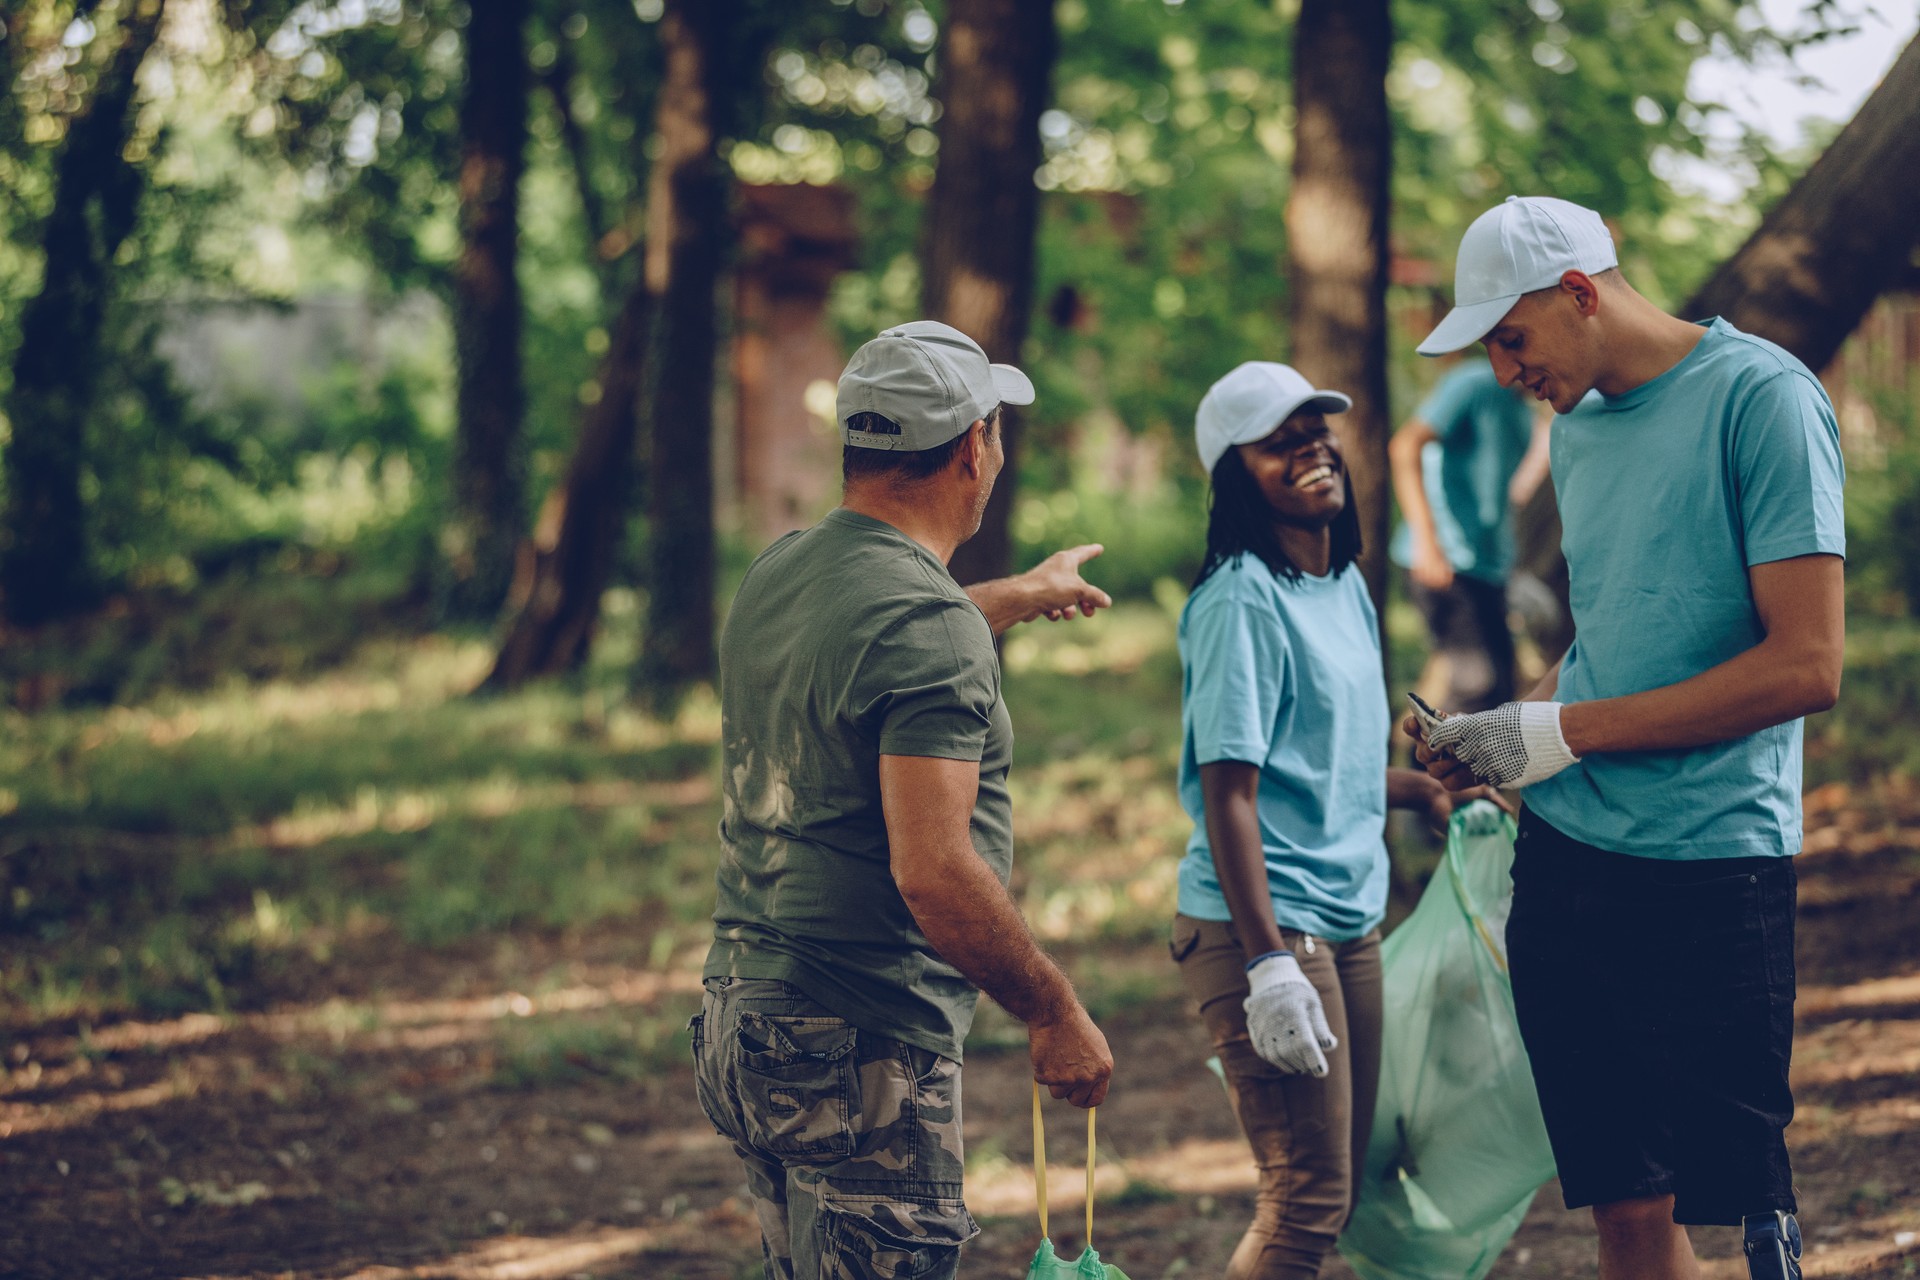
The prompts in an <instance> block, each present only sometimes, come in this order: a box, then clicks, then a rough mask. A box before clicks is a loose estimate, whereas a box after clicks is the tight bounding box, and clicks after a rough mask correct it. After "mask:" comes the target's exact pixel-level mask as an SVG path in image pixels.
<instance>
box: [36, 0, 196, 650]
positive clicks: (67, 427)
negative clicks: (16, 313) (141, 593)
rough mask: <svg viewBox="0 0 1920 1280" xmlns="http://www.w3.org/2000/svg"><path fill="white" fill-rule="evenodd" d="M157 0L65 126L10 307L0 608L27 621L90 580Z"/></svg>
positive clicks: (59, 612) (70, 602) (81, 593)
mask: <svg viewBox="0 0 1920 1280" xmlns="http://www.w3.org/2000/svg"><path fill="white" fill-rule="evenodd" d="M165 8H166V3H165V0H145V2H144V3H138V4H135V5H133V6H131V11H130V12H129V13H128V15H127V17H126V19H125V21H124V24H123V30H124V34H123V36H122V38H121V43H120V48H119V49H118V50H117V51H116V52H115V54H114V56H113V60H112V61H111V63H109V64H108V66H107V67H106V69H105V70H104V71H102V72H101V76H100V81H99V85H98V87H97V89H96V90H95V92H94V97H93V101H92V102H91V103H89V104H88V106H87V109H86V111H85V112H84V113H83V114H81V115H80V116H78V117H76V118H75V119H74V120H73V121H72V123H71V124H70V125H69V126H68V131H67V139H66V145H65V146H64V147H63V148H62V149H61V152H60V156H59V159H58V161H57V162H56V164H55V171H54V195H53V209H52V212H51V213H49V214H48V215H47V222H46V227H45V231H44V233H43V246H44V250H45V262H44V268H43V272H42V277H41V285H40V292H39V293H38V294H37V295H35V296H34V298H33V300H32V301H30V302H29V303H27V305H26V308H25V309H24V310H23V312H22V313H21V317H20V347H19V350H18V351H17V352H16V353H15V356H14V365H13V391H12V394H11V395H10V396H9V397H8V404H7V416H8V418H9V419H10V420H11V422H12V435H11V437H10V439H9V440H8V442H7V450H6V471H7V505H6V514H5V522H4V550H3V551H0V591H4V603H5V609H6V616H7V618H8V619H9V620H10V621H12V622H14V623H16V624H19V625H22V626H33V625H37V624H39V623H42V622H47V621H51V620H53V619H55V618H59V617H63V616H66V615H69V614H72V613H75V612H78V611H79V610H80V609H82V608H84V607H86V606H87V605H88V604H89V603H90V602H91V601H92V599H93V595H94V584H93V581H92V572H91V565H90V564H89V562H88V552H87V512H86V502H85V499H84V498H83V497H82V495H81V475H82V472H83V470H84V467H85V463H86V436H87V422H88V418H89V416H90V411H91V409H92V406H93V396H94V387H95V379H96V376H97V374H98V372H99V368H100V362H101V351H100V330H101V325H102V323H103V322H104V320H105V317H106V308H107V302H108V299H109V296H110V294H111V291H112V286H111V281H110V279H109V271H110V268H111V265H112V262H113V256H114V254H115V253H116V252H117V251H118V250H119V248H120V244H121V242H122V241H123V240H125V239H126V237H127V235H128V233H129V232H131V231H132V229H133V223H134V217H135V214H136V213H137V211H138V208H139V204H140V196H141V193H142V191H143V190H144V189H145V182H146V179H145V175H144V173H143V172H142V171H141V170H140V169H139V168H137V167H136V166H134V165H131V164H129V163H127V161H126V160H125V159H124V158H123V157H122V152H123V150H124V149H125V147H126V143H127V137H128V134H129V132H130V131H131V129H132V126H133V111H132V104H133V97H134V89H135V84H134V77H135V75H136V73H137V72H138V71H139V69H140V64H141V62H142V61H144V60H145V58H146V56H147V51H148V50H149V49H151V48H152V47H153V42H154V40H155V38H156V37H157V36H158V34H159V31H160V22H161V18H162V15H163V13H164V11H165Z"/></svg>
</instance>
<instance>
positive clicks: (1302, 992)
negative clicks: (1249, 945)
mask: <svg viewBox="0 0 1920 1280" xmlns="http://www.w3.org/2000/svg"><path fill="white" fill-rule="evenodd" d="M1247 985H1248V986H1249V987H1251V988H1252V989H1253V994H1252V995H1249V996H1248V997H1247V998H1246V1000H1245V1001H1244V1002H1243V1007H1244V1008H1245V1009H1246V1011H1247V1034H1248V1035H1249V1036H1251V1037H1252V1038H1253V1051H1254V1052H1255V1053H1257V1054H1259V1055H1260V1057H1261V1059H1262V1060H1263V1061H1265V1062H1269V1063H1272V1064H1273V1065H1274V1066H1276V1067H1278V1068H1279V1069H1280V1070H1281V1071H1283V1072H1285V1073H1286V1074H1288V1075H1290V1076H1298V1075H1309V1076H1324V1075H1325V1074H1327V1055H1326V1054H1325V1053H1324V1052H1322V1050H1326V1049H1331V1048H1333V1047H1334V1046H1335V1045H1336V1044H1338V1043H1339V1041H1337V1040H1335V1039H1334V1038H1333V1032H1331V1031H1329V1030H1327V1011H1326V1010H1325V1009H1323V1008H1321V1006H1320V993H1319V992H1318V991H1315V990H1314V989H1313V984H1312V983H1311V982H1309V981H1307V975H1306V974H1304V973H1302V972H1301V971H1300V962H1299V961H1298V960H1296V959H1294V958H1293V955H1292V953H1291V952H1287V951H1275V952H1273V953H1272V954H1270V955H1264V956H1261V957H1260V958H1259V959H1258V960H1255V961H1254V962H1253V965H1252V966H1251V967H1250V968H1249V969H1248V970H1247Z"/></svg>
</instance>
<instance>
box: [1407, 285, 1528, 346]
mask: <svg viewBox="0 0 1920 1280" xmlns="http://www.w3.org/2000/svg"><path fill="white" fill-rule="evenodd" d="M1518 301H1520V295H1519V294H1517V293H1516V294H1514V295H1513V296H1512V297H1511V298H1489V299H1487V300H1486V301H1485V302H1474V303H1470V304H1468V305H1467V306H1464V307H1455V308H1454V309H1453V310H1451V311H1449V312H1447V316H1446V319H1444V320H1442V321H1441V322H1440V323H1439V324H1437V325H1435V326H1434V327H1433V332H1432V333H1430V334H1428V335H1427V338H1426V341H1424V342H1422V343H1421V344H1420V345H1419V346H1417V347H1415V348H1414V350H1415V351H1418V352H1419V353H1420V354H1421V355H1423V356H1444V355H1446V354H1448V353H1449V352H1453V351H1459V350H1461V349H1462V348H1465V347H1470V346H1472V345H1473V344H1474V343H1476V342H1478V341H1480V339H1482V338H1484V337H1486V336H1487V334H1488V332H1489V331H1491V330H1492V328H1493V327H1494V326H1495V325H1497V324H1499V323H1500V322H1501V321H1502V320H1503V319H1505V318H1506V314H1507V312H1509V311H1511V310H1513V304H1514V303H1516V302H1518Z"/></svg>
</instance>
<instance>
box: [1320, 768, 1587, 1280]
mask: <svg viewBox="0 0 1920 1280" xmlns="http://www.w3.org/2000/svg"><path fill="white" fill-rule="evenodd" d="M1513 834H1514V823H1513V819H1512V818H1510V817H1508V816H1507V815H1506V814H1505V813H1503V812H1501V811H1500V810H1499V809H1498V808H1497V807H1495V806H1494V805H1491V804H1488V803H1487V802H1485V801H1478V802H1475V803H1474V804H1470V805H1467V806H1464V807H1463V808H1461V809H1460V810H1458V811H1457V812H1455V814H1454V815H1453V821H1452V822H1451V823H1450V824H1449V825H1448V828H1447V852H1446V857H1445V858H1444V859H1442V861H1441V863H1440V866H1439V868H1438V869H1437V870H1436V871H1435V872H1434V874H1433V880H1432V882H1431V883H1429V884H1428V885H1427V889H1426V892H1425V893H1424V894H1422V895H1421V898H1420V902H1419V905H1418V906H1416V907H1415V908H1414V910H1413V914H1412V915H1410V916H1408V917H1407V919H1406V921H1405V922H1404V923H1403V924H1401V926H1400V927H1399V928H1398V929H1395V930H1394V931H1393V935H1392V936H1391V937H1389V938H1388V939H1387V941H1386V943H1385V944H1384V945H1383V946H1382V947H1381V949H1380V956H1381V964H1382V967H1383V969H1384V991H1383V1003H1384V1005H1385V1013H1386V1018H1385V1029H1384V1032H1383V1035H1382V1043H1381V1068H1380V1097H1379V1102H1378V1104H1377V1106H1376V1109H1375V1111H1374V1119H1373V1140H1372V1142H1371V1144H1370V1145H1369V1146H1368V1148H1367V1158H1366V1164H1365V1166H1364V1168H1363V1169H1362V1171H1361V1186H1360V1201H1359V1204H1358V1205H1357V1206H1356V1208H1355V1210H1354V1214H1353V1220H1352V1221H1351V1222H1349V1223H1348V1224H1347V1229H1346V1231H1345V1233H1344V1234H1342V1235H1341V1237H1340V1245H1339V1247H1340V1252H1341V1253H1342V1254H1343V1255H1344V1256H1345V1257H1346V1259H1347V1261H1348V1263H1349V1264H1351V1265H1352V1267H1353V1269H1354V1270H1355V1271H1357V1272H1359V1273H1360V1275H1361V1276H1362V1277H1363V1278H1364V1280H1482V1277H1484V1276H1485V1275H1486V1274H1487V1272H1488V1271H1490V1270H1492V1269H1493V1264H1494V1262H1495V1261H1496V1260H1497V1259H1498V1258H1499V1256H1500V1251H1501V1250H1502V1249H1504V1248H1506V1245H1507V1241H1508V1240H1510V1239H1512V1238H1513V1233H1514V1232H1515V1231H1517V1230H1518V1229H1519V1227H1520V1220H1521V1219H1522V1218H1524V1217H1526V1214H1527V1206H1528V1205H1530V1204H1531V1203H1532V1202H1533V1194H1534V1192H1535V1191H1537V1190H1538V1189H1539V1187H1540V1184H1541V1183H1543V1182H1545V1181H1547V1180H1548V1179H1549V1178H1551V1177H1553V1174H1554V1165H1553V1152H1552V1150H1551V1148H1550V1147H1549V1146H1548V1145H1547V1131H1546V1125H1545V1123H1544V1122H1543V1121H1542V1120H1541V1117H1540V1099H1539V1097H1538V1096H1537V1095H1536V1094H1535V1093H1534V1088H1533V1073H1532V1071H1531V1069H1530V1068H1529V1067H1528V1065H1527V1052H1526V1049H1525V1047H1524V1046H1522V1044H1521V1043H1520V1026H1519V1023H1518V1021H1517V1020H1516V1019H1515V1017H1514V1012H1513V986H1512V983H1511V982H1510V980H1509V979H1508V977H1507V950H1506V926H1507V912H1508V910H1509V909H1510V907H1511V906H1512V902H1513V880H1512V875H1511V872H1512V867H1513Z"/></svg>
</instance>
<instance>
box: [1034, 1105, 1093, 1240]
mask: <svg viewBox="0 0 1920 1280" xmlns="http://www.w3.org/2000/svg"><path fill="white" fill-rule="evenodd" d="M1099 1109H1100V1108H1098V1107H1088V1108H1087V1248H1089V1249H1091V1248H1093V1162H1094V1143H1093V1117H1094V1113H1095V1112H1097V1111H1099ZM1033 1196H1034V1201H1035V1203H1036V1204H1037V1205H1038V1207H1039V1209H1040V1234H1041V1235H1042V1236H1049V1235H1050V1234H1051V1233H1050V1232H1049V1231H1048V1230H1047V1128H1046V1124H1045V1122H1044V1121H1042V1120H1041V1118H1040V1082H1039V1081H1038V1080H1035V1081H1034V1082H1033Z"/></svg>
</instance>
